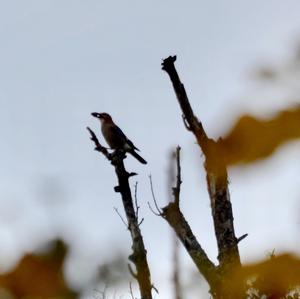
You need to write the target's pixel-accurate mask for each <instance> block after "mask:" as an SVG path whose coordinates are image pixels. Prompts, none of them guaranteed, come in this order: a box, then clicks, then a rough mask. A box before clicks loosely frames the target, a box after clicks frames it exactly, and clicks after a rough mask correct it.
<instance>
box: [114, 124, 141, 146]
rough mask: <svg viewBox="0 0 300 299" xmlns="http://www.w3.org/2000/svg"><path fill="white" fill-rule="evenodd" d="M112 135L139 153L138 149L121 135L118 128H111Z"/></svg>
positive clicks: (121, 132)
mask: <svg viewBox="0 0 300 299" xmlns="http://www.w3.org/2000/svg"><path fill="white" fill-rule="evenodd" d="M111 131H112V134H113V135H115V136H118V138H120V139H122V140H124V142H126V143H127V144H128V145H129V147H130V148H132V149H135V150H137V151H139V149H138V148H137V147H136V146H135V145H134V144H133V142H132V141H131V140H129V139H128V138H127V137H126V135H125V134H124V133H123V131H122V130H121V129H120V128H119V127H118V126H113V127H111Z"/></svg>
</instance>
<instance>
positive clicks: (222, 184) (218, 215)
mask: <svg viewBox="0 0 300 299" xmlns="http://www.w3.org/2000/svg"><path fill="white" fill-rule="evenodd" d="M175 61H176V56H169V57H168V58H166V59H164V60H163V63H162V69H163V70H164V71H166V72H167V74H168V75H169V77H170V80H171V82H172V84H173V88H174V91H175V94H176V97H177V100H178V103H179V105H180V108H181V110H182V113H183V118H184V120H185V126H186V127H187V129H188V130H189V131H191V132H192V133H193V134H194V135H195V138H196V140H197V143H198V144H199V146H200V148H201V150H202V152H203V153H204V156H205V164H204V165H205V169H206V174H207V176H206V180H207V186H208V192H209V195H210V202H211V208H212V216H213V220H214V228H215V235H216V239H217V244H218V251H219V255H218V259H219V262H220V266H221V268H222V269H223V271H225V272H226V271H228V272H229V271H230V270H231V269H233V268H235V267H236V266H240V265H241V263H240V256H239V251H238V246H237V242H236V240H237V238H236V237H235V232H234V225H233V213H232V206H231V202H230V196H229V190H228V178H227V169H226V163H225V162H224V160H223V156H222V154H221V151H220V147H219V144H218V143H217V142H215V141H214V140H212V139H210V138H208V137H207V135H206V132H205V130H204V128H203V126H202V123H201V122H200V121H199V120H198V119H197V117H196V116H195V114H194V112H193V109H192V107H191V105H190V102H189V99H188V97H187V94H186V91H185V88H184V85H183V84H182V83H181V81H180V78H179V76H178V73H177V71H176V68H175V65H174V62H175Z"/></svg>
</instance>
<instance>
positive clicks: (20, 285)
mask: <svg viewBox="0 0 300 299" xmlns="http://www.w3.org/2000/svg"><path fill="white" fill-rule="evenodd" d="M66 254H67V247H66V246H65V244H64V243H63V242H62V241H55V242H54V243H53V244H52V246H51V247H50V250H48V251H47V252H44V253H39V254H27V255H25V256H24V257H23V258H22V260H21V261H20V262H19V264H18V265H17V266H16V268H15V269H14V270H13V271H11V272H9V273H7V274H3V275H0V296H1V297H0V298H1V299H6V298H7V299H19V298H20V299H22V298H24V299H25V298H26V299H41V298H43V299H75V298H78V294H77V293H76V292H74V291H73V290H71V289H70V288H69V287H68V286H67V284H66V282H65V280H64V277H63V261H64V258H65V256H66Z"/></svg>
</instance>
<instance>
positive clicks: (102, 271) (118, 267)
mask: <svg viewBox="0 0 300 299" xmlns="http://www.w3.org/2000/svg"><path fill="white" fill-rule="evenodd" d="M97 276H98V277H97V280H98V281H99V282H101V283H103V284H105V285H106V286H112V285H117V284H120V283H122V282H124V281H130V278H131V277H130V275H129V271H128V265H127V259H126V258H125V257H124V256H123V255H121V254H119V255H116V256H114V257H113V258H112V259H111V260H110V261H107V262H105V263H104V264H102V265H100V266H99V268H98V275H97Z"/></svg>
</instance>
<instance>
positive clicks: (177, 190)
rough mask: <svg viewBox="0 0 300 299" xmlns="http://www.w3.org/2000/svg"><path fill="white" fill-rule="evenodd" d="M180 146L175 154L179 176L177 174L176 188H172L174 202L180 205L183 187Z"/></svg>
mask: <svg viewBox="0 0 300 299" xmlns="http://www.w3.org/2000/svg"><path fill="white" fill-rule="evenodd" d="M180 150H181V148H180V146H179V145H178V146H177V148H176V152H175V157H176V167H177V174H176V186H175V187H173V188H172V190H173V195H174V202H175V203H176V204H177V205H179V195H180V186H181V183H182V181H181V166H180Z"/></svg>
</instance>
